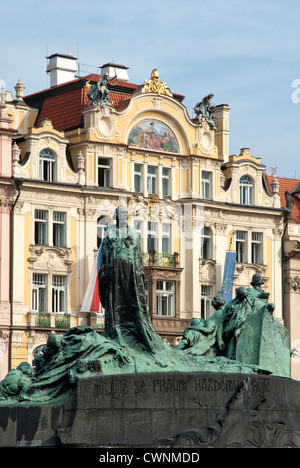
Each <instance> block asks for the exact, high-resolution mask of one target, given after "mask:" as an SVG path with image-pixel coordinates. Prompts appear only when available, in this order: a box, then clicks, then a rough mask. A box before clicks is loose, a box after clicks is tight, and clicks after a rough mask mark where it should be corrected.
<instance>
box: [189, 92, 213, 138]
mask: <svg viewBox="0 0 300 468" xmlns="http://www.w3.org/2000/svg"><path fill="white" fill-rule="evenodd" d="M213 97H214V95H213V94H212V93H210V94H208V95H207V96H205V97H204V98H203V99H202V101H201V102H198V104H196V105H195V107H194V111H195V114H196V117H197V118H198V119H199V122H201V121H202V120H206V121H207V123H208V124H209V125H210V126H211V127H212V128H213V129H215V128H216V126H215V123H214V121H213V118H212V114H213V112H214V107H215V106H213V105H211V103H210V101H211V99H212V98H213Z"/></svg>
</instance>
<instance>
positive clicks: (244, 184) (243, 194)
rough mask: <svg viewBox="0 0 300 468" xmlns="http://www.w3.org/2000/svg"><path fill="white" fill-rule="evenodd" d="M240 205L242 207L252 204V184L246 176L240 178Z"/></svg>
mask: <svg viewBox="0 0 300 468" xmlns="http://www.w3.org/2000/svg"><path fill="white" fill-rule="evenodd" d="M240 203H241V204H242V205H252V203H253V182H252V180H251V179H250V177H248V176H246V175H245V176H242V177H241V178H240Z"/></svg>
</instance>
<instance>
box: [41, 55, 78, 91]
mask: <svg viewBox="0 0 300 468" xmlns="http://www.w3.org/2000/svg"><path fill="white" fill-rule="evenodd" d="M47 59H48V60H49V62H48V66H47V73H50V87H51V88H52V87H53V86H57V85H60V84H63V83H67V82H68V81H72V80H74V79H75V72H77V71H78V67H77V63H76V60H77V59H76V58H75V57H73V56H72V55H65V54H53V55H50V56H49V57H47Z"/></svg>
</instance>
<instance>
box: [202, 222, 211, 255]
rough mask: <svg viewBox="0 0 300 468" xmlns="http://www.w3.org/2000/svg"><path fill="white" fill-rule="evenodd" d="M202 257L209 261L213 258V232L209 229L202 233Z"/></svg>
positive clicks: (203, 230) (205, 228)
mask: <svg viewBox="0 0 300 468" xmlns="http://www.w3.org/2000/svg"><path fill="white" fill-rule="evenodd" d="M201 257H202V258H204V259H207V260H208V259H210V258H211V230H210V229H209V228H207V227H204V228H202V231H201Z"/></svg>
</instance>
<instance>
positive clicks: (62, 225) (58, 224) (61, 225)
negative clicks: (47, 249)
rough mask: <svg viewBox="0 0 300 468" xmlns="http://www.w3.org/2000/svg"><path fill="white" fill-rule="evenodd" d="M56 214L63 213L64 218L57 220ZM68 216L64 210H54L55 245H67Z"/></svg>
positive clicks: (53, 242) (53, 239)
mask: <svg viewBox="0 0 300 468" xmlns="http://www.w3.org/2000/svg"><path fill="white" fill-rule="evenodd" d="M55 215H62V217H63V220H56V219H55ZM66 218H67V216H66V213H65V212H64V211H53V219H52V244H53V247H66ZM60 231H62V233H61V232H60ZM58 238H60V240H59V241H58Z"/></svg>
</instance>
